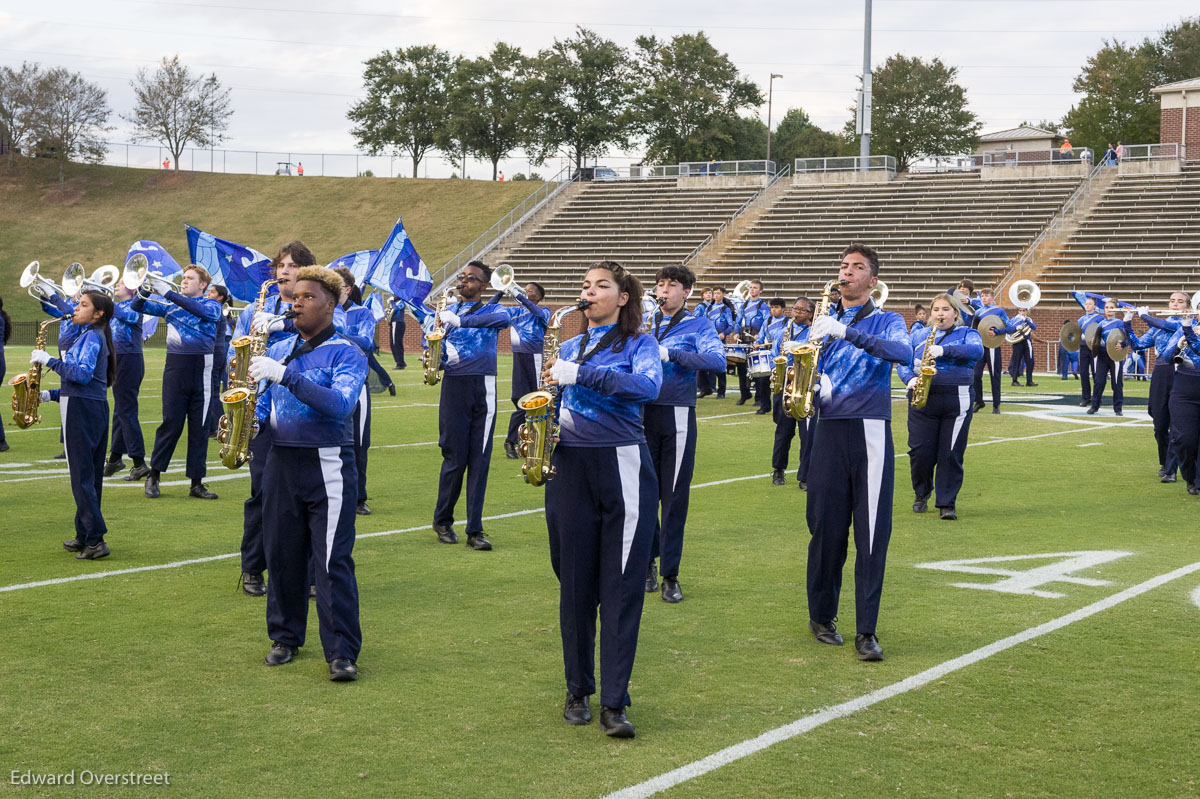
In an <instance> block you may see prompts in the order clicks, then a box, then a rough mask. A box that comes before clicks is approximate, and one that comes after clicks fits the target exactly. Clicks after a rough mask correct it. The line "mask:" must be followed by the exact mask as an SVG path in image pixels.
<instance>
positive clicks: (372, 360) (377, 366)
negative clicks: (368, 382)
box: [367, 351, 392, 388]
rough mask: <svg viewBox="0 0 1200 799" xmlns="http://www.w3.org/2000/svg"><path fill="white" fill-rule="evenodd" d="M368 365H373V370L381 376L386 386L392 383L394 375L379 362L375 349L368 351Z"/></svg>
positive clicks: (380, 379)
mask: <svg viewBox="0 0 1200 799" xmlns="http://www.w3.org/2000/svg"><path fill="white" fill-rule="evenodd" d="M367 366H369V367H371V371H372V372H374V373H375V375H376V376H377V377H378V378H379V382H380V384H381V385H382V386H383V387H384V388H387V387H388V386H390V385H392V376H391V375H389V374H388V373H387V369H384V368H383V364H381V363H379V359H378V358H376V357H375V353H374V351H372V352H368V353H367Z"/></svg>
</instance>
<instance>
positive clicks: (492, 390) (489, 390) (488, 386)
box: [479, 375, 496, 452]
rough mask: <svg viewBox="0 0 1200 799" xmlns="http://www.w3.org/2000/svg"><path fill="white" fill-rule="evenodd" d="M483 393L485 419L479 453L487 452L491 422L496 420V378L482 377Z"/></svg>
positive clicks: (490, 436) (493, 376) (490, 438)
mask: <svg viewBox="0 0 1200 799" xmlns="http://www.w3.org/2000/svg"><path fill="white" fill-rule="evenodd" d="M483 393H484V398H485V400H486V401H487V417H486V418H484V420H483V434H482V438H481V439H480V441H479V451H480V452H487V448H488V442H490V441H491V440H492V420H493V419H495V418H496V376H495V375H484V376H483Z"/></svg>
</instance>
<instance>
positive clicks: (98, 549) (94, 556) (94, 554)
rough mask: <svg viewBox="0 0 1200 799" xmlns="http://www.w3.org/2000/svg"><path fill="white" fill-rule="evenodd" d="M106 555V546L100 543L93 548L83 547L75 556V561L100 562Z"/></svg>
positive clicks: (107, 553)
mask: <svg viewBox="0 0 1200 799" xmlns="http://www.w3.org/2000/svg"><path fill="white" fill-rule="evenodd" d="M108 555H109V552H108V544H106V543H104V542H103V541H101V542H100V543H99V544H96V545H94V546H90V547H84V548H83V549H82V550H80V552H79V554H78V555H76V556H75V560H100V558H107V557H108Z"/></svg>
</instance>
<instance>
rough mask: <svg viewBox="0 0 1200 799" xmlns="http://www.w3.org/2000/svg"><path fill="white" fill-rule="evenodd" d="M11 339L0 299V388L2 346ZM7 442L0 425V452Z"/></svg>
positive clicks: (8, 320)
mask: <svg viewBox="0 0 1200 799" xmlns="http://www.w3.org/2000/svg"><path fill="white" fill-rule="evenodd" d="M11 338H12V317H10V316H9V315H8V311H5V310H4V298H3V297H0V386H2V385H5V383H4V373H5V371H6V370H7V365H6V364H5V362H4V345H5V344H7V343H8V342H9V339H11ZM8 450H9V446H8V442H7V441H5V440H4V425H3V424H0V452H8Z"/></svg>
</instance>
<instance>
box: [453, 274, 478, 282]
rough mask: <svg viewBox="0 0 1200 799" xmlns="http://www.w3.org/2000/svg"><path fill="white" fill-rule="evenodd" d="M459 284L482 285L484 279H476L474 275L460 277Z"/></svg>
mask: <svg viewBox="0 0 1200 799" xmlns="http://www.w3.org/2000/svg"><path fill="white" fill-rule="evenodd" d="M458 282H459V283H482V282H483V278H479V277H475V276H474V275H459V276H458Z"/></svg>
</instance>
